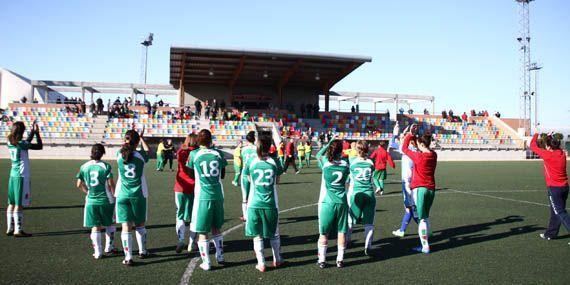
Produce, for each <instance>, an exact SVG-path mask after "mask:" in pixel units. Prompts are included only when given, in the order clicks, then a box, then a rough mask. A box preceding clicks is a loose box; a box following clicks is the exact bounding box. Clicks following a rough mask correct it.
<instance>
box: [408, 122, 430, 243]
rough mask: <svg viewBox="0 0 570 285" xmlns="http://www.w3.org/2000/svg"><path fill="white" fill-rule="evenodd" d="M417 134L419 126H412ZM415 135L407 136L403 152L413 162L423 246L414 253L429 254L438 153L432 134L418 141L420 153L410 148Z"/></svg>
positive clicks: (412, 186) (415, 196) (413, 187)
mask: <svg viewBox="0 0 570 285" xmlns="http://www.w3.org/2000/svg"><path fill="white" fill-rule="evenodd" d="M416 132H417V126H415V125H414V126H412V133H416ZM412 139H414V135H412V134H411V133H409V134H407V135H406V137H405V138H404V143H403V145H402V151H403V152H404V154H405V155H407V156H408V157H409V158H410V159H411V160H412V161H413V162H414V168H413V174H412V183H411V186H410V188H411V189H412V193H413V196H414V202H415V204H416V210H417V216H418V220H419V223H418V234H419V236H420V242H421V246H419V247H415V248H413V250H414V251H418V252H423V253H429V252H430V248H429V243H428V233H429V232H430V230H429V228H430V225H429V221H428V218H429V211H430V209H431V205H432V204H433V200H434V198H435V168H436V166H437V153H436V152H435V151H433V150H431V149H430V144H431V134H424V135H422V136H420V137H418V138H415V139H416V144H417V146H418V151H413V150H411V149H409V148H408V146H409V145H410V141H411V140H412Z"/></svg>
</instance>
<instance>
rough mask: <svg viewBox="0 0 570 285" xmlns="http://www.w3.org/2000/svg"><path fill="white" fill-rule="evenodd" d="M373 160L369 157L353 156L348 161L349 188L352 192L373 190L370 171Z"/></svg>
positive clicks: (371, 170)
mask: <svg viewBox="0 0 570 285" xmlns="http://www.w3.org/2000/svg"><path fill="white" fill-rule="evenodd" d="M373 172H374V162H372V160H370V159H363V158H360V157H355V158H353V159H352V160H351V161H350V188H351V189H352V191H353V192H367V191H372V192H373V191H374V184H373V182H372V173H373Z"/></svg>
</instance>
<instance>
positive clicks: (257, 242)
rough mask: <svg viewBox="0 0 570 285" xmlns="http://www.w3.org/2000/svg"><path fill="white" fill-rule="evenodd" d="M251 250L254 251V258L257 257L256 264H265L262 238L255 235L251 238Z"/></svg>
mask: <svg viewBox="0 0 570 285" xmlns="http://www.w3.org/2000/svg"><path fill="white" fill-rule="evenodd" d="M253 251H254V252H255V258H257V264H258V265H263V266H265V256H263V239H262V238H260V237H256V238H254V239H253Z"/></svg>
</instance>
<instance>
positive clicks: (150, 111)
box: [144, 100, 152, 115]
mask: <svg viewBox="0 0 570 285" xmlns="http://www.w3.org/2000/svg"><path fill="white" fill-rule="evenodd" d="M144 106H145V107H146V113H147V114H149V115H150V114H152V106H151V105H150V101H148V100H144Z"/></svg>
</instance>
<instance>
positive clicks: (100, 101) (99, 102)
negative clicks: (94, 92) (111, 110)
mask: <svg viewBox="0 0 570 285" xmlns="http://www.w3.org/2000/svg"><path fill="white" fill-rule="evenodd" d="M95 102H96V105H97V115H103V108H104V105H103V99H101V97H99V98H97V100H95Z"/></svg>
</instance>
